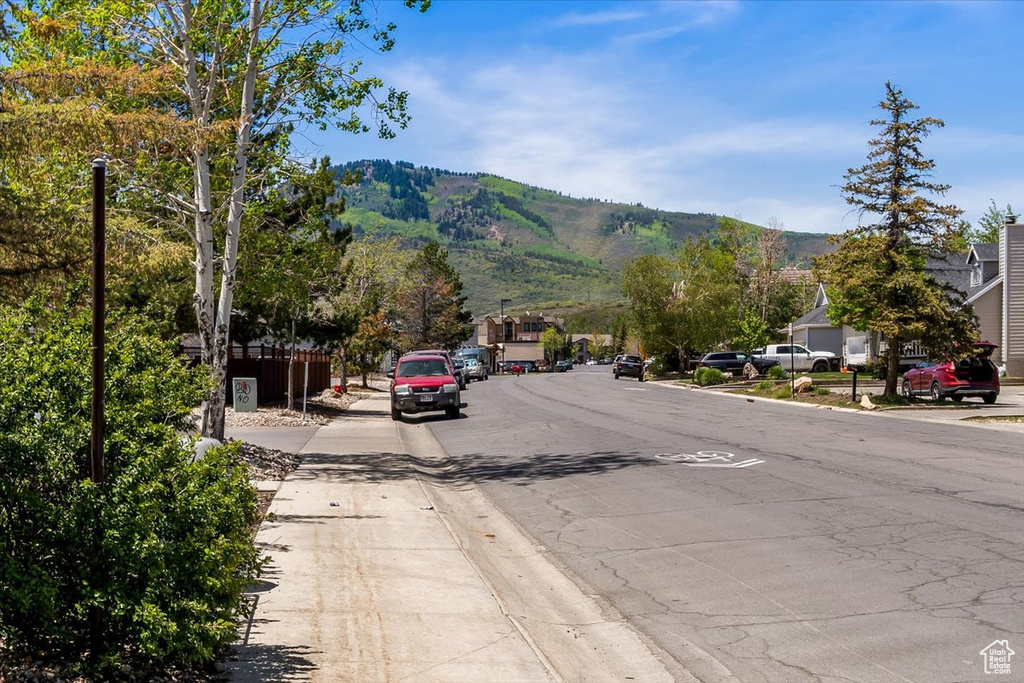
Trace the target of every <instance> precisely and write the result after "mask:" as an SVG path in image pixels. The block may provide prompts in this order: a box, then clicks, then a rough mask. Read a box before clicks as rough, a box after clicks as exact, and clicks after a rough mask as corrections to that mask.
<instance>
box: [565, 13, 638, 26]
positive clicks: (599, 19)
mask: <svg viewBox="0 0 1024 683" xmlns="http://www.w3.org/2000/svg"><path fill="white" fill-rule="evenodd" d="M645 16H647V15H646V13H645V12H638V11H636V10H633V9H629V10H624V9H614V10H604V11H601V12H590V13H586V14H584V13H580V12H571V13H569V14H565V15H563V16H561V17H559V18H558V19H556V20H555V21H554V22H553V25H554V26H555V27H564V26H594V25H598V24H619V23H623V22H631V21H636V20H638V19H642V18H644V17H645Z"/></svg>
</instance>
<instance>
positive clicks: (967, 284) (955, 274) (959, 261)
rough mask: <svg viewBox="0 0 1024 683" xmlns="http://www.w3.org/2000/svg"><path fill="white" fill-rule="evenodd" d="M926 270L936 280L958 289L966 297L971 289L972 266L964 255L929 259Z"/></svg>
mask: <svg viewBox="0 0 1024 683" xmlns="http://www.w3.org/2000/svg"><path fill="white" fill-rule="evenodd" d="M925 269H926V270H927V271H928V274H929V275H931V276H932V277H934V278H935V279H936V280H938V281H939V282H943V283H945V284H947V285H950V286H952V287H956V288H957V289H959V290H960V291H961V292H963V293H964V295H965V296H966V295H967V292H968V290H970V288H971V266H970V265H969V264H968V263H967V258H966V257H965V256H964V255H963V254H957V253H950V254H946V255H945V257H932V258H929V259H928V261H927V263H926V264H925Z"/></svg>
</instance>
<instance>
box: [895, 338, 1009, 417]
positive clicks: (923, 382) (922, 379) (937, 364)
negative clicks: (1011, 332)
mask: <svg viewBox="0 0 1024 683" xmlns="http://www.w3.org/2000/svg"><path fill="white" fill-rule="evenodd" d="M995 349H996V345H995V344H993V343H992V342H987V341H984V342H977V343H975V344H974V345H973V348H972V349H971V350H970V351H968V352H967V353H962V354H959V355H956V356H950V357H948V358H944V359H942V360H939V361H930V360H926V361H921V362H920V363H918V364H917V365H916V366H915V367H913V368H911V369H910V370H907V371H906V372H905V373H904V374H903V382H902V384H901V385H900V389H901V393H902V394H903V395H904V396H905V397H907V398H909V397H911V396H931V397H932V398H933V399H934V400H936V401H942V400H944V399H946V398H947V397H948V398H952V399H953V400H954V401H957V402H960V401H962V400H964V397H965V396H980V397H981V400H983V401H984V402H985V403H995V402H996V397H997V396H999V369H998V368H997V367H996V364H995V363H993V362H992V351H994V350H995Z"/></svg>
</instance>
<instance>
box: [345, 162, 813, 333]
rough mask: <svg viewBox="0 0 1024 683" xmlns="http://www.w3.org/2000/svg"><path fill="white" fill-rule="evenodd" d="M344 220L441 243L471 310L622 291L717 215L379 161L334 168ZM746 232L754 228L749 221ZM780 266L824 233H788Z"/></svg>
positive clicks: (616, 296)
mask: <svg viewBox="0 0 1024 683" xmlns="http://www.w3.org/2000/svg"><path fill="white" fill-rule="evenodd" d="M334 168H335V172H336V173H337V174H338V175H339V177H341V176H343V175H345V174H346V173H348V174H356V177H357V178H359V181H358V182H357V183H355V184H353V185H346V186H343V187H342V190H341V193H342V195H343V196H344V197H345V202H346V210H345V213H344V214H343V215H342V222H346V223H348V224H350V225H351V226H352V228H353V232H354V234H355V235H357V236H361V235H362V236H376V237H387V236H392V235H394V236H398V237H400V238H402V240H403V241H404V242H405V243H407V244H409V245H410V246H418V245H420V244H423V243H425V242H426V241H428V240H434V241H437V242H439V243H441V244H442V246H444V247H445V248H446V249H448V252H449V261H450V262H451V263H452V265H453V266H454V267H455V268H456V270H457V271H458V272H459V274H460V277H461V278H462V281H463V284H464V292H463V293H464V294H465V295H466V296H467V298H468V301H467V305H468V307H469V308H470V310H471V311H473V313H474V314H475V315H483V314H486V313H491V312H494V311H497V310H498V309H499V307H500V300H501V299H512V302H513V303H512V305H513V306H515V307H516V308H517V309H518V308H525V307H527V306H530V307H538V306H540V305H545V304H554V303H556V302H560V303H563V304H564V303H565V302H571V301H577V302H584V303H585V302H588V301H591V302H612V301H617V300H621V299H622V298H623V296H622V292H621V290H620V287H619V281H620V277H621V272H622V268H623V267H624V265H625V264H626V263H627V262H628V261H629V260H631V259H634V258H636V257H638V256H641V255H643V254H647V253H658V254H668V253H670V252H671V251H673V250H674V249H675V248H677V247H679V246H681V245H682V244H684V243H685V242H686V241H687V240H688V239H690V238H693V237H698V236H700V235H707V234H709V233H711V232H713V231H714V230H715V229H716V228H717V227H718V225H719V222H720V221H721V219H722V218H724V217H723V216H719V215H716V214H712V213H686V212H672V211H663V210H660V209H650V208H647V207H644V206H642V205H640V204H622V203H618V202H612V201H609V200H598V199H579V198H573V197H570V196H567V195H563V194H561V193H560V192H556V191H553V190H546V189H544V188H540V187H537V186H533V185H528V184H526V183H522V182H518V181H514V180H509V179H507V178H502V177H500V176H496V175H493V174H489V173H460V172H453V171H448V170H444V169H440V168H432V167H427V166H418V167H417V166H414V165H413V164H410V163H408V162H402V161H397V162H392V161H389V160H385V159H374V160H360V161H352V162H348V163H345V164H341V165H338V166H336V167H334ZM746 225H748V226H750V227H751V228H752V229H755V230H756V229H760V226H754V225H752V224H746ZM784 234H785V236H786V241H787V253H786V257H785V260H786V263H787V264H789V265H796V266H802V265H806V264H807V263H808V262H809V259H810V257H812V256H816V255H818V254H821V253H824V252H825V251H826V250H828V248H829V247H828V246H827V243H826V238H827V234H826V233H794V232H785V233H784Z"/></svg>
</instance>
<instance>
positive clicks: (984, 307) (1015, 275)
mask: <svg viewBox="0 0 1024 683" xmlns="http://www.w3.org/2000/svg"><path fill="white" fill-rule="evenodd" d="M993 252H995V253H994V255H993ZM967 263H968V265H969V266H970V269H971V279H970V284H969V287H968V289H967V290H966V292H967V303H969V304H971V305H972V306H974V312H975V313H976V314H977V315H978V320H979V321H980V323H981V338H982V339H987V340H989V341H992V342H995V343H997V344H999V348H998V349H996V350H995V353H994V354H993V358H992V360H994V361H995V363H996V365H1002V366H1005V367H1006V374H1008V375H1010V376H1012V377H1022V376H1024V223H1022V222H1019V221H1018V220H1017V219H1016V217H1014V216H1010V217H1008V219H1007V222H1006V225H1004V226H1003V227H1002V228H1001V229H1000V230H999V243H998V244H979V245H974V248H972V249H971V252H970V254H969V255H968V257H967Z"/></svg>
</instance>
